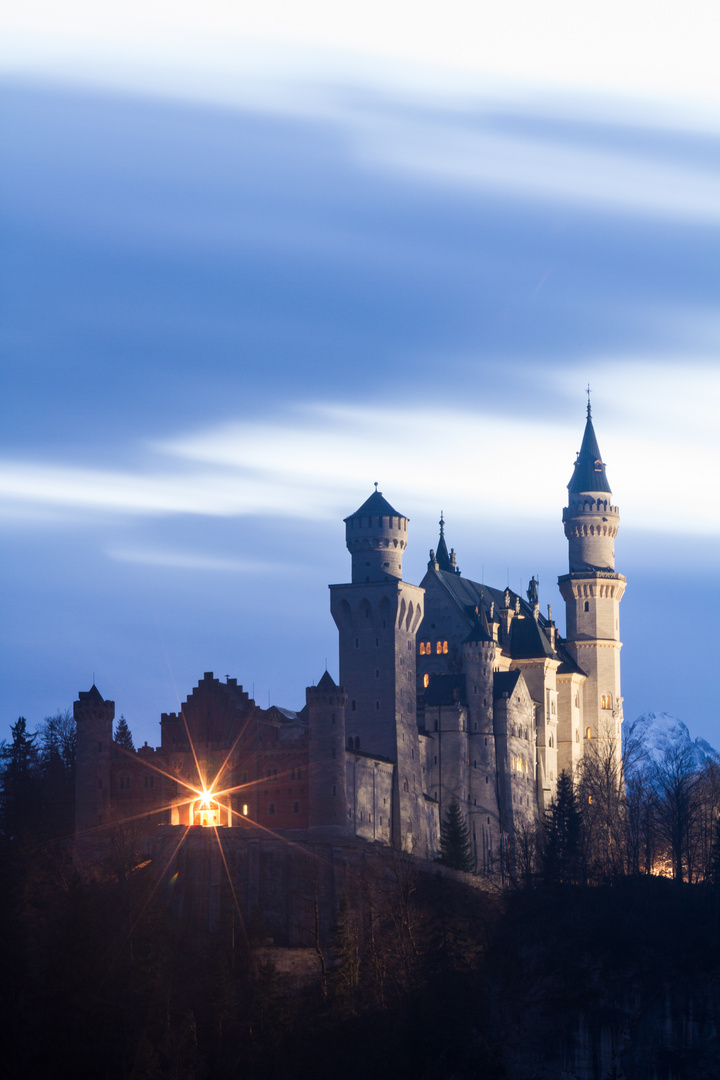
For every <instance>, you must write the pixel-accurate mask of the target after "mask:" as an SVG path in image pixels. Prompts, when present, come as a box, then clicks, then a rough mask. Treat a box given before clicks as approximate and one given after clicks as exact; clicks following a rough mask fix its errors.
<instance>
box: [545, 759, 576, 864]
mask: <svg viewBox="0 0 720 1080" xmlns="http://www.w3.org/2000/svg"><path fill="white" fill-rule="evenodd" d="M543 866H544V871H545V878H546V880H547V881H548V882H549V883H552V884H578V883H580V882H582V881H584V880H585V872H584V858H583V821H582V814H581V812H580V808H579V806H578V802H577V797H576V795H575V789H574V788H573V782H572V778H571V777H570V776H568V774H567V773H566V772H565V771H563V772H561V773H560V776H559V777H558V785H557V793H556V795H555V798H554V800H553V803H552V806H551V807H550V810H549V812H548V815H547V821H546V823H545V854H544V860H543Z"/></svg>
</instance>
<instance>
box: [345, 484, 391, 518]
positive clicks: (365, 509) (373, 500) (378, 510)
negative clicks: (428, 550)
mask: <svg viewBox="0 0 720 1080" xmlns="http://www.w3.org/2000/svg"><path fill="white" fill-rule="evenodd" d="M361 514H366V515H372V514H377V515H378V516H379V517H405V515H404V514H399V513H398V512H397V510H393V508H392V506H391V505H390V503H389V502H388V501H387V499H385V498H383V493H382V491H373V493H372V495H371V496H370V498H369V499H366V500H365V502H364V503H363V504H362V506H361V507H359V508H358V509H357V510H356V511H355V513H354V514H348V516H347V517H346V518H345V519H344V520H345V521H349V520H350V518H354V517H358V516H360V515H361Z"/></svg>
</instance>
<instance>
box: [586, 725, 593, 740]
mask: <svg viewBox="0 0 720 1080" xmlns="http://www.w3.org/2000/svg"><path fill="white" fill-rule="evenodd" d="M585 738H586V739H592V728H589V727H588V728H585Z"/></svg>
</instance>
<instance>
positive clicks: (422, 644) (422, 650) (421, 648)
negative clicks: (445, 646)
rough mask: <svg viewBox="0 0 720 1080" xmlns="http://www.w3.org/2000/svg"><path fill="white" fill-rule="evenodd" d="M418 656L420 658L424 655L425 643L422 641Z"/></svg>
mask: <svg viewBox="0 0 720 1080" xmlns="http://www.w3.org/2000/svg"><path fill="white" fill-rule="evenodd" d="M420 655H421V656H424V655H425V642H424V641H421V642H420Z"/></svg>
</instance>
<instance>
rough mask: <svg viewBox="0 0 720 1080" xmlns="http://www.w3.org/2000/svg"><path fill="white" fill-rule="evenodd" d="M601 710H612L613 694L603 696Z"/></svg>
mask: <svg viewBox="0 0 720 1080" xmlns="http://www.w3.org/2000/svg"><path fill="white" fill-rule="evenodd" d="M600 708H601V709H612V695H611V694H603V695H602V697H601V698H600Z"/></svg>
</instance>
